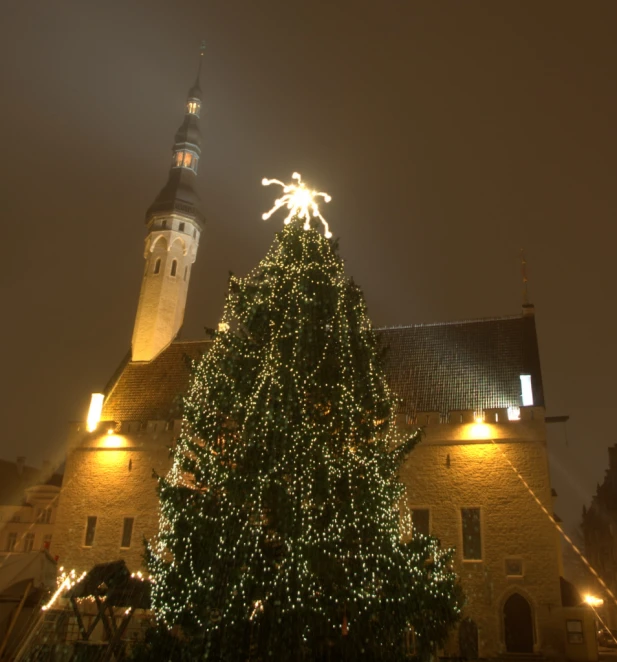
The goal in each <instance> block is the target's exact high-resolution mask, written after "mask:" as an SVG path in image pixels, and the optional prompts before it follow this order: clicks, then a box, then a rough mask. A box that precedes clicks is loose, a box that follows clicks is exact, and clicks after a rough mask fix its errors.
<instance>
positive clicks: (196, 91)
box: [189, 39, 206, 101]
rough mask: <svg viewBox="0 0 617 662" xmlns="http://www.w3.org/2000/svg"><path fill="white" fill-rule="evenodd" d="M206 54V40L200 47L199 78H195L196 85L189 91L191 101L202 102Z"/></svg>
mask: <svg viewBox="0 0 617 662" xmlns="http://www.w3.org/2000/svg"><path fill="white" fill-rule="evenodd" d="M205 54H206V40H205V39H204V40H202V42H201V45H200V46H199V64H198V65H197V76H196V77H195V84H194V85H193V87H191V89H190V90H189V99H199V100H200V101H201V65H202V63H203V61H204V56H205Z"/></svg>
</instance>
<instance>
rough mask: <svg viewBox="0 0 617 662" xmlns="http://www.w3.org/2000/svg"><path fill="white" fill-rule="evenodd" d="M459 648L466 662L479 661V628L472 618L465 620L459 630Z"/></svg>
mask: <svg viewBox="0 0 617 662" xmlns="http://www.w3.org/2000/svg"><path fill="white" fill-rule="evenodd" d="M458 647H459V651H460V655H461V657H462V658H463V659H464V660H477V659H478V626H477V625H476V624H475V623H474V622H473V621H472V620H471V618H464V619H463V621H462V622H461V625H460V627H459V629H458Z"/></svg>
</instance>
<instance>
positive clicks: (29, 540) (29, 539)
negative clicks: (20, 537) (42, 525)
mask: <svg viewBox="0 0 617 662" xmlns="http://www.w3.org/2000/svg"><path fill="white" fill-rule="evenodd" d="M33 547H34V533H26V535H25V536H24V552H31V551H32V548H33Z"/></svg>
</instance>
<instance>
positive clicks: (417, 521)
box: [411, 508, 430, 536]
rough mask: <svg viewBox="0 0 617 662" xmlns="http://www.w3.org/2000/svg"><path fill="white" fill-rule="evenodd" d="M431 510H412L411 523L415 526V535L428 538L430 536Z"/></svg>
mask: <svg viewBox="0 0 617 662" xmlns="http://www.w3.org/2000/svg"><path fill="white" fill-rule="evenodd" d="M429 515H430V513H429V509H428V508H412V509H411V523H412V525H413V533H414V535H416V534H417V533H419V534H421V535H423V536H428V535H429Z"/></svg>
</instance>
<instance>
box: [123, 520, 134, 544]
mask: <svg viewBox="0 0 617 662" xmlns="http://www.w3.org/2000/svg"><path fill="white" fill-rule="evenodd" d="M134 522H135V518H133V517H125V518H124V524H123V526H122V543H121V544H120V547H125V548H128V547H130V546H131V538H132V537H133V523H134Z"/></svg>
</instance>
